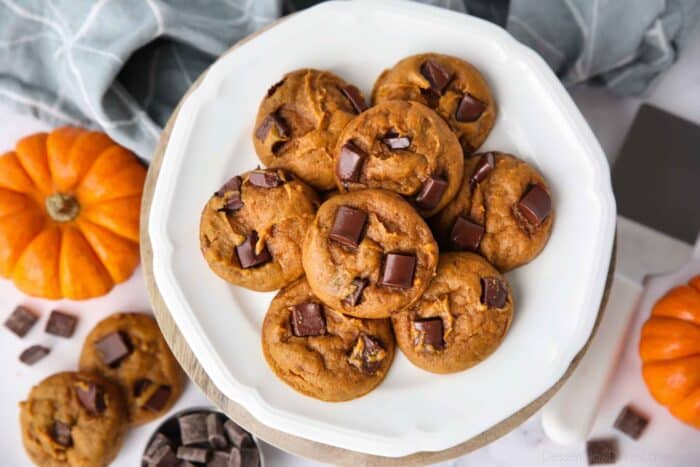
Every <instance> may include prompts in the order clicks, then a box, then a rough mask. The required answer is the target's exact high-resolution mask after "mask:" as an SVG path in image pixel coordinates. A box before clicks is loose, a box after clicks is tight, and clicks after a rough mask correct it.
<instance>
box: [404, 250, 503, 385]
mask: <svg viewBox="0 0 700 467" xmlns="http://www.w3.org/2000/svg"><path fill="white" fill-rule="evenodd" d="M512 319H513V297H512V295H511V291H510V287H509V286H508V283H507V282H506V280H505V279H504V278H503V276H501V275H500V274H499V273H498V271H496V270H495V269H494V268H493V267H492V266H491V265H490V264H489V263H487V262H486V261H485V260H484V259H483V258H481V257H480V256H478V255H475V254H473V253H446V254H443V255H440V263H439V264H438V269H437V276H435V279H433V281H432V282H431V284H430V287H428V289H427V290H426V291H425V293H424V294H423V296H422V297H421V299H420V300H419V301H418V302H416V303H415V304H414V305H413V306H411V307H409V308H408V309H405V310H403V311H400V312H398V313H395V314H393V315H392V317H391V320H392V324H393V326H394V333H395V334H396V340H397V343H398V345H399V348H400V349H401V351H402V352H403V353H404V354H405V355H406V357H408V359H409V360H410V361H411V362H413V363H414V364H415V365H416V366H419V367H420V368H423V369H425V370H428V371H431V372H433V373H452V372H456V371H462V370H464V369H467V368H469V367H471V366H474V365H476V364H477V363H479V362H480V361H482V360H484V359H485V358H486V357H488V356H489V355H490V354H491V353H492V352H493V351H494V350H496V348H497V347H498V346H499V344H500V343H501V341H502V340H503V338H504V337H505V334H506V331H508V327H509V326H510V323H511V321H512Z"/></svg>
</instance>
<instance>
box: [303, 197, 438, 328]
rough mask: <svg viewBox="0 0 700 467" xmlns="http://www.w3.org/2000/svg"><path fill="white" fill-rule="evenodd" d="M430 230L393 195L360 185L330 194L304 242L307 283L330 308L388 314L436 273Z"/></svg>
mask: <svg viewBox="0 0 700 467" xmlns="http://www.w3.org/2000/svg"><path fill="white" fill-rule="evenodd" d="M437 257H438V249H437V244H436V243H435V240H434V239H433V235H432V233H431V232H430V229H429V228H428V226H427V225H426V224H425V221H423V219H422V218H421V217H420V216H419V215H418V213H417V212H416V211H415V210H414V209H413V208H412V207H411V205H410V204H408V203H407V202H406V201H404V200H403V198H401V197H400V196H398V195H397V194H395V193H393V192H390V191H386V190H362V191H353V192H350V193H343V194H339V195H336V196H334V197H332V198H330V199H329V200H328V201H326V202H325V203H323V204H322V205H321V207H320V208H319V210H318V213H317V215H316V218H315V219H314V221H313V223H312V224H311V227H310V228H309V231H308V232H307V235H306V239H305V241H304V256H303V261H304V271H305V272H306V278H307V279H308V281H309V285H310V286H311V289H312V290H313V292H314V293H315V294H316V296H318V297H319V298H320V299H321V301H322V302H323V303H324V304H326V305H328V306H329V307H330V308H332V309H334V310H337V311H340V312H342V313H345V314H348V315H351V316H356V317H358V318H387V317H388V316H389V314H390V313H391V312H394V311H398V310H400V309H402V308H404V307H406V306H408V305H410V304H411V303H413V302H414V301H416V300H417V299H418V297H420V295H421V293H423V291H424V290H425V288H426V287H427V286H428V283H429V282H430V280H431V279H432V277H433V275H434V274H435V267H436V266H437Z"/></svg>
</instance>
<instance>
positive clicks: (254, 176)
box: [248, 170, 283, 188]
mask: <svg viewBox="0 0 700 467" xmlns="http://www.w3.org/2000/svg"><path fill="white" fill-rule="evenodd" d="M248 182H249V183H250V184H251V185H253V186H259V187H260V188H275V187H278V186H280V185H282V183H283V182H282V180H281V179H280V177H279V175H277V172H270V171H267V170H254V171H252V172H251V173H250V174H249V175H248Z"/></svg>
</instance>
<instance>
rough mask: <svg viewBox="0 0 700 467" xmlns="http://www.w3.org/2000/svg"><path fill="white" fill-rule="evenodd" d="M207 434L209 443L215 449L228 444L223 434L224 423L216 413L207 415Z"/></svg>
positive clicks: (222, 447)
mask: <svg viewBox="0 0 700 467" xmlns="http://www.w3.org/2000/svg"><path fill="white" fill-rule="evenodd" d="M207 436H208V437H209V444H210V445H211V446H212V447H214V448H216V449H224V448H226V446H228V441H227V440H226V435H225V434H224V424H223V422H222V421H221V417H220V416H219V414H217V413H214V412H212V413H210V414H209V415H207ZM200 462H201V461H200Z"/></svg>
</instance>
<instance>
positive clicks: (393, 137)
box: [382, 131, 411, 149]
mask: <svg viewBox="0 0 700 467" xmlns="http://www.w3.org/2000/svg"><path fill="white" fill-rule="evenodd" d="M382 143H384V144H386V145H387V146H389V148H390V149H406V148H407V147H409V146H410V145H411V138H409V137H408V136H399V134H398V133H396V132H394V131H391V132H389V133H387V134H386V135H384V137H383V138H382Z"/></svg>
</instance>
